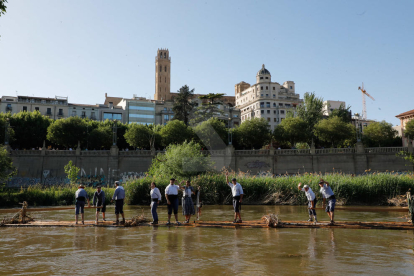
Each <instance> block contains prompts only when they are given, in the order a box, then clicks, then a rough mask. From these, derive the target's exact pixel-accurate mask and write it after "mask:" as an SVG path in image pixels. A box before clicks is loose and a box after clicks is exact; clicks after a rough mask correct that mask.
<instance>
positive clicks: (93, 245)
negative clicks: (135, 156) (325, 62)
mask: <svg viewBox="0 0 414 276" xmlns="http://www.w3.org/2000/svg"><path fill="white" fill-rule="evenodd" d="M142 210H145V215H146V216H149V207H146V206H144V207H143V206H127V207H126V211H125V212H126V217H127V218H128V217H131V216H132V215H136V214H141V213H142ZM113 211H114V209H113V208H111V207H109V208H107V218H109V219H114V214H113ZM318 211H319V212H318V216H319V220H327V215H326V214H325V213H323V212H322V210H318ZM73 213H74V211H72V210H65V211H53V212H38V213H36V214H35V217H36V218H38V219H42V220H70V219H73V218H74V215H73ZM158 213H159V215H160V220H165V219H166V208H165V206H162V207H160V208H159V212H158ZM265 213H275V214H279V217H280V219H281V220H282V221H283V220H305V219H307V213H306V207H304V206H243V210H242V217H243V219H244V220H254V219H259V218H260V217H261V216H262V215H263V214H265ZM402 215H403V213H397V212H395V213H394V212H345V211H337V212H336V220H337V221H339V220H352V221H404V220H403V219H402V218H399V217H401V216H402ZM93 218H94V214H93V210H91V209H88V210H86V220H93ZM180 218H181V220H183V217H182V215H180ZM201 219H202V220H232V207H231V206H204V207H203V213H202V217H201ZM413 242H414V233H413V231H400V230H359V229H358V230H355V229H267V228H263V229H261V228H253V229H251V228H248V229H219V228H188V227H185V228H184V227H181V228H180V227H169V228H167V227H133V228H102V227H70V228H59V227H44V228H8V227H4V228H0V274H1V275H109V274H112V275H113V274H134V275H138V274H142V275H149V274H159V275H164V274H167V273H173V274H175V275H233V274H240V275H255V276H257V275H297V274H305V273H306V274H312V275H314V274H319V275H355V274H362V275H414V255H413Z"/></svg>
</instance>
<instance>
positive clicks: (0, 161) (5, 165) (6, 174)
mask: <svg viewBox="0 0 414 276" xmlns="http://www.w3.org/2000/svg"><path fill="white" fill-rule="evenodd" d="M16 172H17V170H16V168H15V167H14V166H13V162H12V159H11V158H10V156H9V153H8V152H7V150H6V148H5V147H1V148H0V186H2V185H5V184H6V182H7V180H9V179H10V178H11V177H12V176H13V175H15V174H16Z"/></svg>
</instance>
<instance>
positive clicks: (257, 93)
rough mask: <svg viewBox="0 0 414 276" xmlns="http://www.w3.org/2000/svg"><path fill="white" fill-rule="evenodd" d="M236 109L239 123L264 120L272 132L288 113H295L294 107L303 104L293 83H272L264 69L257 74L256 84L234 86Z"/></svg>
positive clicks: (242, 83)
mask: <svg viewBox="0 0 414 276" xmlns="http://www.w3.org/2000/svg"><path fill="white" fill-rule="evenodd" d="M235 94H236V108H237V109H240V116H241V123H243V122H244V121H246V120H250V119H251V118H255V117H256V118H265V119H266V120H267V121H268V122H269V126H270V128H271V129H272V130H273V129H274V128H275V126H277V125H278V124H280V122H281V121H282V120H283V119H284V118H286V115H287V113H288V112H289V111H291V112H293V113H296V107H297V106H299V105H301V104H302V103H303V100H302V99H300V98H299V94H296V93H295V83H294V82H293V81H285V82H284V83H283V85H280V84H279V83H277V82H272V79H271V74H270V72H269V71H268V70H267V69H266V68H265V66H264V64H263V66H262V69H260V70H259V72H257V75H256V83H255V84H253V85H250V84H248V83H246V82H243V81H242V82H240V83H238V84H236V85H235Z"/></svg>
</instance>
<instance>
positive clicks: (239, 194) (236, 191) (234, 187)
mask: <svg viewBox="0 0 414 276" xmlns="http://www.w3.org/2000/svg"><path fill="white" fill-rule="evenodd" d="M226 183H227V185H229V187H230V188H231V192H232V194H233V208H234V221H233V223H242V222H243V221H242V218H241V215H240V208H241V203H242V200H243V188H242V186H241V185H240V183H238V182H237V180H236V178H233V179H232V180H231V183H230V182H229V172H226ZM237 218H239V220H237Z"/></svg>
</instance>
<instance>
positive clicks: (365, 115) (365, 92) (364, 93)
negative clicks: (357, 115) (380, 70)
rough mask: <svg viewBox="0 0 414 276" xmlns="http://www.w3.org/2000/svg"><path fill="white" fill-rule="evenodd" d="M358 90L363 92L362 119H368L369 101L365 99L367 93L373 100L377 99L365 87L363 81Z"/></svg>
mask: <svg viewBox="0 0 414 276" xmlns="http://www.w3.org/2000/svg"><path fill="white" fill-rule="evenodd" d="M358 90H361V92H362V119H363V120H366V119H367V103H366V101H365V95H367V96H368V97H370V98H371V100H373V101H375V99H374V98H373V97H372V96H371V95H370V94H368V93H367V91H366V90H365V88H364V83H362V86H359V87H358Z"/></svg>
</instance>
